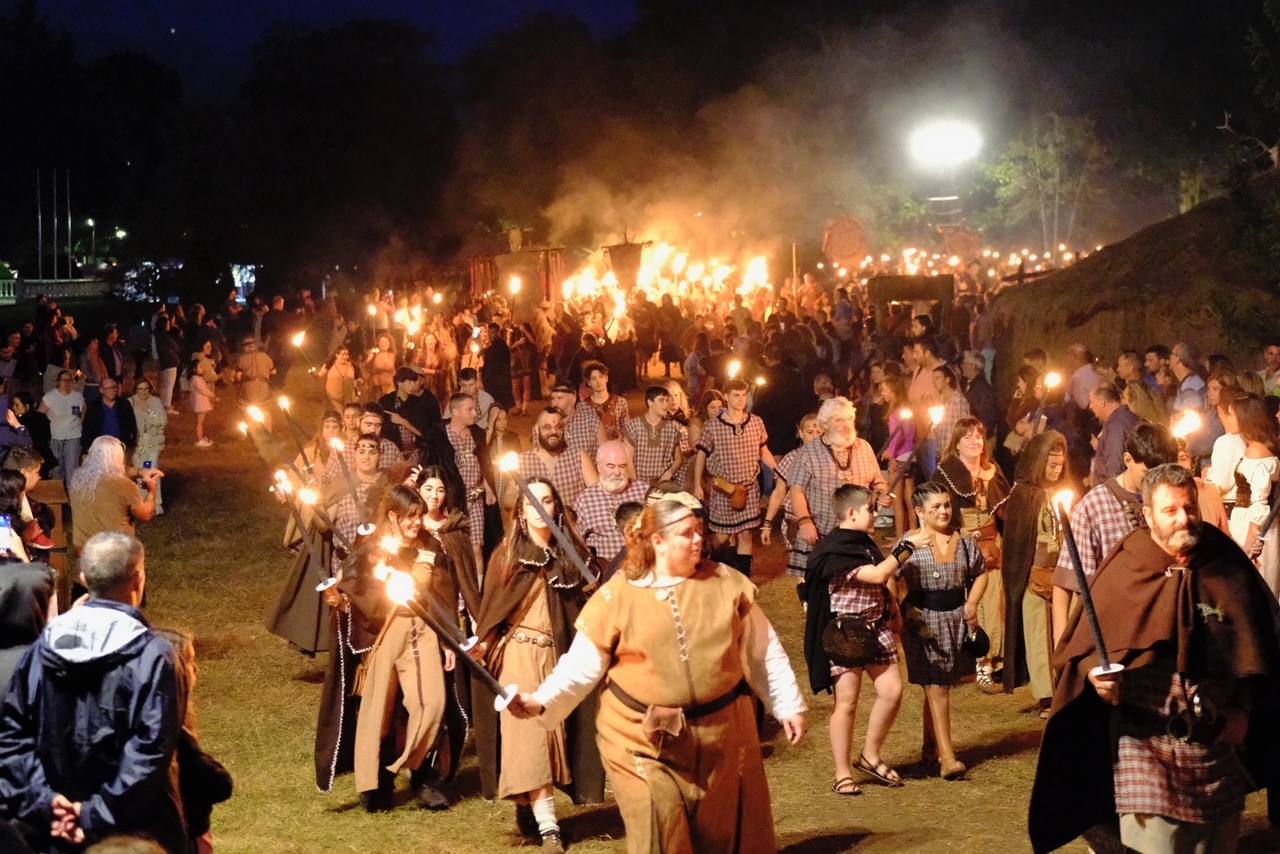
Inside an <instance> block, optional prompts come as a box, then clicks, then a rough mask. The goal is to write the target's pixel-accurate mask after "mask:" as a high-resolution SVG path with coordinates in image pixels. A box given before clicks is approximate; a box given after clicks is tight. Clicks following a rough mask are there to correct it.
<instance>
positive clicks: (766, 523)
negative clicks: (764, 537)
mask: <svg viewBox="0 0 1280 854" xmlns="http://www.w3.org/2000/svg"><path fill="white" fill-rule="evenodd" d="M773 522H774V520H773V519H765V520H764V521H763V522H761V523H760V530H762V531H763V530H765V529H766V528H772V527H773Z"/></svg>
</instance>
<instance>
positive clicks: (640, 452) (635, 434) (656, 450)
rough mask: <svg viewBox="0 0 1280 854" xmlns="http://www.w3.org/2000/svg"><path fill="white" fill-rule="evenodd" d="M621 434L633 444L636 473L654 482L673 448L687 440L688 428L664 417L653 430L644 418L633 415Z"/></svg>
mask: <svg viewBox="0 0 1280 854" xmlns="http://www.w3.org/2000/svg"><path fill="white" fill-rule="evenodd" d="M622 435H623V436H625V437H626V438H627V440H628V441H629V442H630V443H631V446H632V447H633V448H635V452H636V453H635V466H636V477H637V478H639V479H640V480H646V481H648V482H650V483H657V482H658V481H659V480H661V479H662V478H661V475H662V473H663V472H665V471H666V470H667V469H668V468H670V467H671V462H672V460H674V459H675V454H676V448H678V447H679V448H684V447H687V446H688V444H689V431H687V430H685V429H684V426H683V425H681V424H678V423H676V422H675V421H671V420H666V419H664V420H663V421H662V422H661V423H660V424H659V425H658V429H656V430H654V429H653V428H651V427H650V426H649V422H648V421H646V420H645V419H644V418H632V419H631V420H630V421H628V422H627V424H626V426H625V427H623V428H622Z"/></svg>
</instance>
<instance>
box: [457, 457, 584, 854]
mask: <svg viewBox="0 0 1280 854" xmlns="http://www.w3.org/2000/svg"><path fill="white" fill-rule="evenodd" d="M527 483H528V487H529V493H530V494H531V495H532V496H533V498H534V499H535V500H537V501H539V502H540V503H541V505H542V508H543V509H544V510H545V511H546V513H547V515H548V516H549V517H550V518H551V519H552V521H554V522H555V524H556V525H557V526H559V527H560V528H561V529H562V530H564V531H565V532H566V533H568V534H569V536H570V538H571V540H572V542H573V546H574V550H575V551H576V552H577V553H578V556H579V557H580V558H582V559H583V560H589V559H590V558H589V552H588V550H587V547H586V546H585V545H583V544H582V542H581V541H580V540H579V539H578V538H577V535H576V534H575V533H574V532H573V530H572V528H571V527H570V526H569V524H568V517H567V516H566V514H565V509H564V502H563V501H562V500H561V498H560V495H559V493H558V492H556V489H555V487H554V486H552V484H551V482H550V481H548V480H545V479H543V478H530V479H529V480H528V481H527ZM515 520H516V522H515V524H514V525H513V526H512V528H511V530H510V532H509V533H508V534H507V536H506V538H505V539H504V540H503V541H502V544H501V545H500V546H499V547H498V549H497V551H495V552H494V555H493V557H492V558H491V559H490V561H489V568H488V571H487V572H486V573H485V583H484V596H483V599H482V601H481V604H480V617H479V619H478V620H477V625H476V636H477V637H478V638H479V639H480V640H479V643H477V644H476V646H475V648H474V652H475V654H476V655H478V656H480V657H482V658H483V660H484V662H485V664H486V665H487V666H488V667H489V669H490V670H491V671H492V672H493V673H495V674H496V675H497V676H498V681H499V682H501V683H502V684H504V685H508V684H512V683H514V684H515V685H516V686H517V687H518V688H519V690H521V691H532V690H533V689H534V688H536V687H537V686H538V685H540V684H541V683H542V682H543V680H545V679H546V678H547V676H549V675H550V674H551V670H552V668H553V667H555V664H556V661H557V660H558V659H559V658H560V656H562V655H564V653H565V652H567V651H568V649H569V644H570V643H571V641H572V640H573V637H574V632H575V630H574V625H575V622H576V621H577V619H578V613H579V611H580V610H581V609H582V606H583V604H584V603H585V602H586V598H587V597H586V593H585V592H584V590H583V586H584V584H585V579H584V578H583V577H582V576H581V574H580V573H579V571H578V568H577V565H576V562H575V561H574V560H573V558H571V557H570V556H569V555H567V554H565V552H564V550H563V549H562V547H561V546H560V545H559V543H558V542H557V541H556V539H555V537H554V535H553V534H552V532H551V529H550V528H549V527H547V525H546V523H545V522H544V521H543V519H542V515H541V514H539V513H538V512H537V510H536V509H535V508H534V507H532V506H529V505H528V501H527V499H526V497H525V495H524V493H523V491H522V492H521V494H520V496H519V497H518V498H517V499H516V504H515ZM480 690H481V691H483V690H484V689H480ZM475 696H476V702H475V703H474V709H475V712H476V715H475V728H476V752H477V754H478V755H479V759H480V788H481V791H482V793H483V794H484V796H485V797H493V796H495V795H496V796H497V797H500V798H511V799H513V800H515V802H516V826H517V829H518V830H519V831H520V832H521V833H523V834H524V835H526V836H528V837H530V838H532V839H535V840H541V842H542V846H543V847H542V850H543V851H563V843H562V841H561V836H560V826H559V824H558V822H557V821H556V815H555V801H554V799H553V793H554V790H555V788H556V787H560V788H564V789H568V790H570V792H571V794H572V795H573V798H574V800H575V802H577V803H598V802H600V800H601V799H602V798H603V797H604V773H603V770H602V769H601V766H600V755H599V751H598V750H597V748H596V746H595V742H594V736H595V729H594V724H593V720H594V711H595V709H594V706H595V703H594V702H588V703H585V704H584V705H583V707H582V708H580V709H579V710H578V712H577V713H576V714H575V715H574V716H573V717H572V718H571V719H570V720H569V721H567V722H566V723H564V724H563V725H558V726H556V727H553V728H551V729H546V728H544V727H543V726H542V725H541V724H539V723H538V722H536V721H528V720H522V719H519V718H517V717H516V716H515V715H514V714H513V713H512V712H511V710H510V709H508V710H506V711H503V712H501V713H500V715H499V717H498V721H497V727H494V721H493V720H492V716H491V713H490V712H488V710H489V709H492V706H491V705H488V704H487V703H486V702H483V701H482V700H481V697H482V696H484V697H485V698H486V699H487V695H484V694H481V693H479V692H477V693H476V695H475ZM482 710H484V711H482ZM499 732H500V734H501V751H500V752H499V750H498V748H497V741H498V739H497V736H498V735H499Z"/></svg>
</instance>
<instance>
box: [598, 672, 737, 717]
mask: <svg viewBox="0 0 1280 854" xmlns="http://www.w3.org/2000/svg"><path fill="white" fill-rule="evenodd" d="M609 691H610V693H612V694H613V696H615V697H617V698H618V700H619V701H620V702H621V703H622V705H624V706H626V707H627V708H628V709H630V710H631V711H633V712H639V713H640V714H644V713H645V712H647V711H649V706H648V704H646V703H642V702H640V701H639V700H637V699H636V698H635V697H633V696H631V695H630V694H628V693H627V692H626V691H624V690H622V688H620V687H619V686H618V683H617V682H610V683H609ZM750 693H751V688H750V687H749V686H748V685H747V680H746V679H743V680H742V681H740V682H739V683H738V684H737V685H734V686H733V687H732V688H730V689H729V690H728V691H727V692H725V693H724V694H721V695H720V696H719V697H716V698H715V699H714V700H709V701H707V702H705V703H695V704H694V705H692V706H683V707H682V708H683V710H684V716H685V719H686V720H693V719H695V718H704V717H706V716H707V715H710V714H714V713H716V712H718V711H720V710H721V709H723V708H726V707H727V706H729V705H730V704H731V703H733V701H734V700H736V699H738V698H739V697H741V696H743V695H744V694H750Z"/></svg>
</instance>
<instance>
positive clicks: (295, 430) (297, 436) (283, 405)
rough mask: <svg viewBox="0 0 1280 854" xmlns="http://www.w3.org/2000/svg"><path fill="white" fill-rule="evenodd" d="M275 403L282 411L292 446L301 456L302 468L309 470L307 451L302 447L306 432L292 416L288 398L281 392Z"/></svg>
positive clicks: (309, 463)
mask: <svg viewBox="0 0 1280 854" xmlns="http://www.w3.org/2000/svg"><path fill="white" fill-rule="evenodd" d="M276 405H277V406H279V407H280V411H281V412H283V413H284V420H285V421H286V422H288V425H289V437H290V438H292V439H293V446H294V447H295V448H297V449H298V456H300V457H302V466H303V468H305V469H307V470H308V471H310V470H311V461H310V460H308V459H307V452H306V449H305V448H304V447H303V442H304V441H305V439H306V434H305V433H303V432H302V427H301V426H299V425H298V421H297V419H295V418H294V417H293V412H292V411H291V410H292V409H293V407H292V404H290V402H289V398H287V397H285V396H284V395H283V394H282V395H280V396H279V397H278V398H276Z"/></svg>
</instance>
